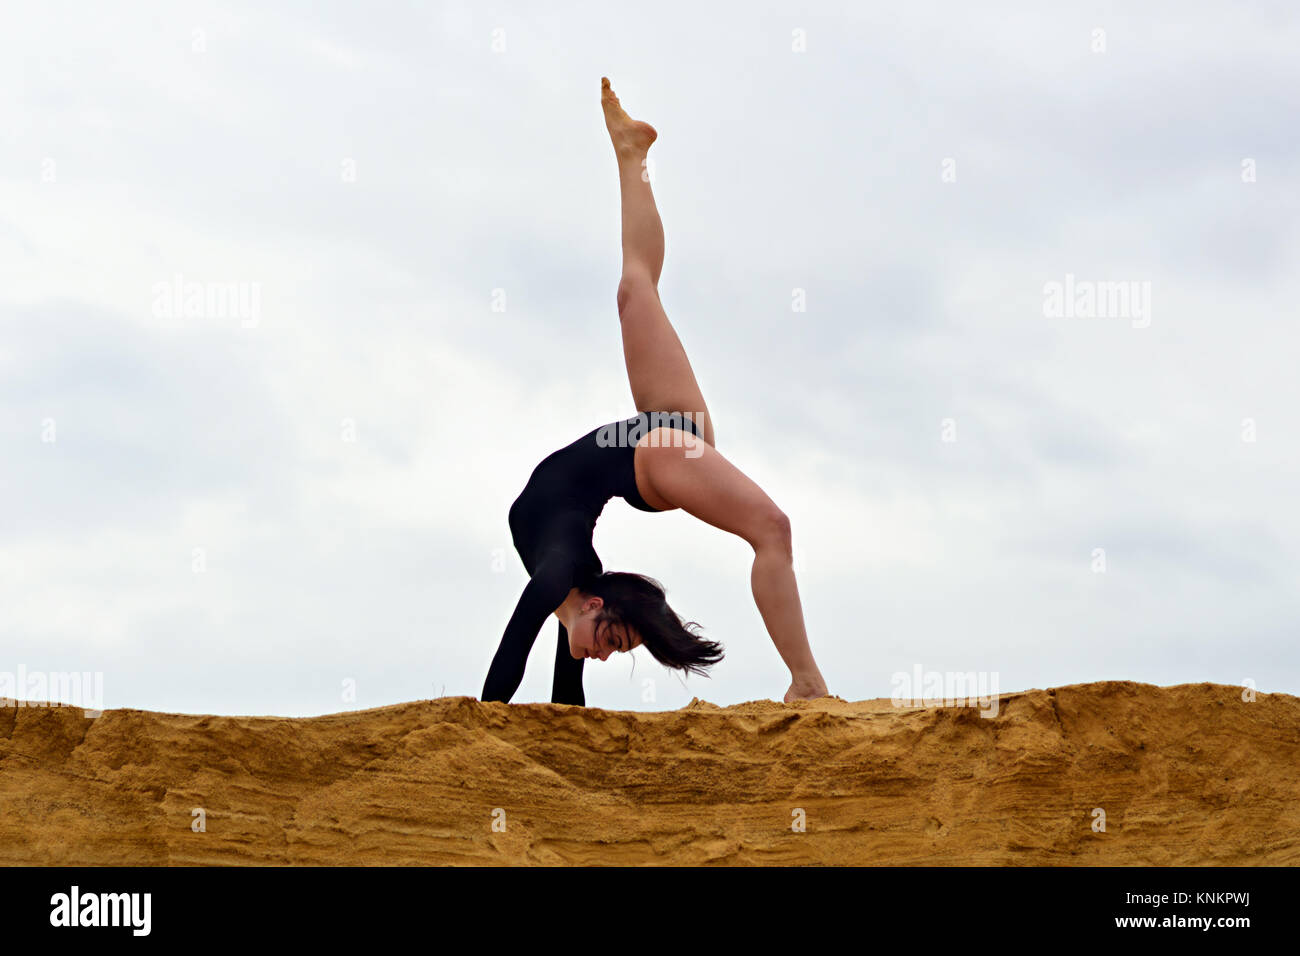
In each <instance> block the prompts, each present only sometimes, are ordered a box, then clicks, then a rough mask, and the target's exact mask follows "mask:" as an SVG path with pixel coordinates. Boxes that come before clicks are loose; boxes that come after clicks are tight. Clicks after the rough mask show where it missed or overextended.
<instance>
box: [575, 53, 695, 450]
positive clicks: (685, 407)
mask: <svg viewBox="0 0 1300 956" xmlns="http://www.w3.org/2000/svg"><path fill="white" fill-rule="evenodd" d="M601 108H602V109H603V110H604V112H605V126H606V128H607V129H608V130H609V137H610V141H611V142H612V143H613V144H614V155H615V157H616V158H617V160H618V182H619V194H620V197H621V209H622V223H623V273H622V275H621V276H620V278H619V283H618V314H619V320H620V322H621V323H622V327H623V359H624V362H625V363H626V364H627V378H628V384H629V385H631V387H632V401H633V402H635V403H636V407H637V411H643V412H649V411H664V412H689V413H691V414H692V416H693V417H694V420H695V423H696V424H697V425H698V426H699V428H700V432H701V435H702V437H703V438H704V440H705V441H706V442H708V443H709V444H710V445H714V444H716V442H715V440H714V434H713V421H712V417H711V416H710V415H709V412H708V408H707V407H706V406H705V404H704V395H703V393H702V392H701V391H700V386H699V383H698V382H697V381H696V380H695V371H694V370H693V369H692V368H691V363H690V360H689V359H687V357H686V349H685V348H684V347H683V346H682V343H681V339H679V338H678V337H677V331H676V330H675V329H674V328H673V326H672V323H671V322H669V321H668V315H667V314H666V313H665V312H664V307H663V304H662V303H661V302H660V301H659V274H660V272H661V271H662V269H663V264H664V228H663V222H662V221H661V220H660V218H659V210H658V208H657V207H656V206H655V200H654V194H653V192H652V191H651V189H650V181H649V175H648V169H647V167H646V158H647V154H648V152H649V149H650V145H651V144H652V143H653V142H654V141H655V139H656V138H657V137H658V133H656V132H655V129H654V127H652V126H651V125H650V124H649V123H643V122H639V121H637V120H634V119H632V118H631V117H630V116H628V115H627V113H626V111H624V109H623V107H622V106H621V105H620V104H619V101H618V97H617V96H615V95H614V91H613V89H611V88H610V85H609V80H608V79H605V78H604V77H602V78H601Z"/></svg>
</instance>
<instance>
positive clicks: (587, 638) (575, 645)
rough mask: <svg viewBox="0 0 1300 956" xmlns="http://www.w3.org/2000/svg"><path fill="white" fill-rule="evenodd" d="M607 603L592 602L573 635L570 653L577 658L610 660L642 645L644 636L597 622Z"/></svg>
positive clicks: (585, 608) (575, 623)
mask: <svg viewBox="0 0 1300 956" xmlns="http://www.w3.org/2000/svg"><path fill="white" fill-rule="evenodd" d="M603 606H604V602H603V601H602V600H601V599H600V598H591V599H590V600H589V601H588V602H587V604H586V605H585V606H584V607H583V609H582V611H581V612H580V613H579V614H578V619H577V620H576V621H574V624H573V628H572V630H570V631H569V653H570V654H572V655H573V656H574V657H576V658H580V659H581V658H588V657H589V658H594V659H596V660H600V661H603V660H608V658H609V655H610V654H613V653H616V652H626V651H630V650H631V649H632V648H634V647H636V646H637V645H638V644H640V643H641V638H640V635H638V634H637V633H636V631H635V630H633V629H631V628H629V627H627V626H626V625H624V624H611V623H609V622H608V621H600V622H597V620H596V618H597V617H599V616H600V611H601V608H602V607H603Z"/></svg>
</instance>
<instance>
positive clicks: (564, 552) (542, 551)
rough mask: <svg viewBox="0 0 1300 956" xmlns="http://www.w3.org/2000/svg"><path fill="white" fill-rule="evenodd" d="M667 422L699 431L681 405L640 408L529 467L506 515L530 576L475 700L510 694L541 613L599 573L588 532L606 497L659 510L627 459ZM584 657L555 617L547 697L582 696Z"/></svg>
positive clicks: (573, 700)
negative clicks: (572, 649) (551, 675)
mask: <svg viewBox="0 0 1300 956" xmlns="http://www.w3.org/2000/svg"><path fill="white" fill-rule="evenodd" d="M665 425H666V426H670V427H673V428H681V429H684V430H686V431H690V432H691V433H692V434H695V435H698V434H699V432H698V431H697V430H696V427H695V423H694V422H693V421H691V419H690V418H689V417H687V416H685V415H682V414H681V413H680V412H674V413H669V412H641V413H639V414H637V415H634V416H633V417H632V418H626V419H623V420H622V421H616V422H610V423H609V424H607V425H601V426H600V427H599V428H595V429H592V430H591V431H589V432H588V433H587V434H585V435H583V436H582V437H581V438H579V439H578V440H577V441H575V442H573V443H572V444H571V445H567V446H565V447H564V448H561V449H560V450H559V451H556V452H553V453H551V454H550V455H548V456H546V458H544V459H543V460H542V462H541V464H539V465H538V466H537V467H536V468H534V469H533V473H532V475H531V476H530V477H529V479H528V484H527V485H525V486H524V490H523V492H522V493H521V494H520V495H519V497H518V498H516V499H515V502H514V504H512V505H511V506H510V515H509V520H510V534H511V538H512V539H513V541H514V545H515V550H516V551H518V552H519V557H520V558H522V559H523V562H524V569H525V570H526V571H527V572H528V574H529V578H530V580H529V582H528V585H527V586H526V587H525V588H524V593H523V595H522V596H521V597H520V598H519V603H518V604H517V605H516V606H515V611H514V614H512V615H511V616H510V623H509V624H507V625H506V631H505V635H504V636H503V637H502V638H501V645H500V646H499V647H498V648H497V652H496V655H495V656H494V657H493V658H492V666H491V668H490V669H489V670H488V675H487V680H486V681H485V682H484V684H483V693H482V695H481V696H480V697H479V699H480V700H484V701H488V700H500V701H505V702H507V703H508V702H509V701H510V698H511V697H513V696H514V693H515V691H516V690H518V689H519V684H520V682H521V681H522V680H523V679H524V665H525V664H526V663H527V662H528V653H529V651H531V650H532V649H533V642H534V641H536V640H537V633H538V631H540V630H541V628H542V625H543V624H544V623H546V618H547V617H548V616H549V615H551V614H554V613H555V611H556V610H557V609H558V608H559V607H560V605H561V604H563V603H564V599H565V598H567V597H568V596H569V591H570V590H572V589H573V588H575V587H581V586H582V585H583V584H585V583H587V582H589V581H590V580H591V579H592V578H594V577H596V576H598V575H600V574H601V573H602V572H603V570H604V569H603V568H602V566H601V563H600V557H599V556H598V555H597V554H596V549H595V548H594V547H593V546H592V540H591V539H592V534H593V532H594V531H595V528H596V519H597V518H598V517H600V514H601V512H602V511H604V509H605V503H606V502H608V501H609V499H610V498H613V497H615V496H617V497H620V498H623V499H624V500H626V501H627V503H628V504H630V505H631V506H632V507H634V508H638V509H640V510H641V511H658V510H659V509H658V508H652V507H651V506H650V505H649V504H647V503H646V500H645V499H644V498H642V497H641V494H640V492H638V491H637V488H636V471H635V469H634V467H633V463H634V461H635V456H636V443H637V440H638V439H639V438H640V437H641V436H642V435H644V434H646V432H648V431H649V430H650V429H652V428H658V427H661V426H665ZM582 664H583V662H582V659H581V658H575V657H574V656H573V655H572V654H570V653H569V632H568V631H567V630H566V628H565V626H564V624H563V623H561V624H560V629H559V636H558V643H557V644H556V648H555V677H554V680H553V682H552V685H551V701H552V703H556V704H585V703H586V697H585V695H584V694H583V691H582Z"/></svg>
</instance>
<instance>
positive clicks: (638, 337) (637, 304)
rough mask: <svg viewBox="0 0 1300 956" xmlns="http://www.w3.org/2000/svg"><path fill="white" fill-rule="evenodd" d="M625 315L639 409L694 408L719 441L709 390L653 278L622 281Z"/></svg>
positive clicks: (704, 429)
mask: <svg viewBox="0 0 1300 956" xmlns="http://www.w3.org/2000/svg"><path fill="white" fill-rule="evenodd" d="M627 281H628V280H624V282H625V283H627ZM619 320H620V322H621V323H622V326H623V360H624V362H625V363H626V364H627V380H628V384H629V385H631V387H632V401H633V402H634V403H635V404H636V408H637V411H639V412H652V411H668V412H687V413H690V414H691V416H692V417H693V419H694V421H695V423H696V424H697V425H698V426H699V428H700V433H701V435H702V436H703V437H704V440H705V441H706V442H708V443H709V444H710V445H712V444H714V440H713V421H712V418H711V416H710V415H709V410H708V408H707V407H706V406H705V404H704V393H703V392H701V391H700V386H699V383H698V382H697V381H696V380H695V371H694V370H693V369H692V368H691V362H690V359H688V358H687V357H686V349H685V348H683V347H682V343H681V340H680V339H679V338H678V337H677V331H676V330H675V329H674V328H673V326H672V323H671V322H669V321H668V315H667V313H665V312H664V307H663V304H662V303H661V302H660V301H659V292H658V291H657V290H656V289H655V287H654V286H653V285H652V284H651V283H650V281H649V279H640V280H633V281H632V282H631V283H630V285H628V284H624V285H620V287H619Z"/></svg>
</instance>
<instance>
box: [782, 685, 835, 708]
mask: <svg viewBox="0 0 1300 956" xmlns="http://www.w3.org/2000/svg"><path fill="white" fill-rule="evenodd" d="M829 695H830V691H829V690H827V689H826V685H825V684H800V683H797V682H796V683H793V684H791V685H790V689H789V690H787V691H786V692H785V702H786V703H787V704H788V703H790V702H791V701H793V700H816V699H817V698H818V697H827V696H829Z"/></svg>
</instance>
